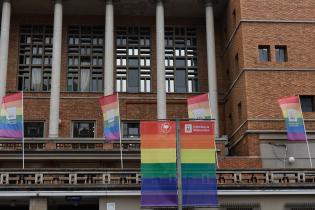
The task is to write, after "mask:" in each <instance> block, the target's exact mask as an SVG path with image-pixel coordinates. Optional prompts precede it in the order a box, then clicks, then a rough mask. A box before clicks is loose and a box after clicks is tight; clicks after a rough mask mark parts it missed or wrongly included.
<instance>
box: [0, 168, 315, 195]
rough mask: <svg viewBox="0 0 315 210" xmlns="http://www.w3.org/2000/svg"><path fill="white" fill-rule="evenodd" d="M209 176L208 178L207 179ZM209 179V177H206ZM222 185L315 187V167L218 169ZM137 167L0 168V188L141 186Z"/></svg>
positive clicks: (219, 182)
mask: <svg viewBox="0 0 315 210" xmlns="http://www.w3.org/2000/svg"><path fill="white" fill-rule="evenodd" d="M205 179H206V178H205ZM205 181H206V180H205ZM217 183H218V186H219V188H239V189H246V188H257V187H260V188H261V187H263V188H273V187H277V188H279V187H284V188H301V187H304V188H305V187H313V188H314V186H315V185H314V184H315V170H313V171H311V170H305V169H297V170H233V171H232V170H219V171H217ZM140 184H141V174H140V171H139V170H138V169H124V170H119V169H107V170H101V169H27V170H20V169H1V170H0V190H6V189H8V188H45V189H49V188H50V187H51V188H53V189H56V188H80V189H82V188H84V189H88V188H102V189H105V188H106V189H117V188H126V189H139V187H140Z"/></svg>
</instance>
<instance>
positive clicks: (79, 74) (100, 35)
mask: <svg viewBox="0 0 315 210" xmlns="http://www.w3.org/2000/svg"><path fill="white" fill-rule="evenodd" d="M103 39H104V27H102V26H70V27H69V35H68V82H67V85H68V87H67V89H68V91H74V92H76V91H81V92H101V91H103V89H104V88H103V69H104V64H103V59H104V43H103Z"/></svg>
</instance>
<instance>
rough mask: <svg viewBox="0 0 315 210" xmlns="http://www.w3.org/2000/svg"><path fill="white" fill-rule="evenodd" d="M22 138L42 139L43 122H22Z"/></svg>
mask: <svg viewBox="0 0 315 210" xmlns="http://www.w3.org/2000/svg"><path fill="white" fill-rule="evenodd" d="M24 137H26V138H43V137H44V122H24Z"/></svg>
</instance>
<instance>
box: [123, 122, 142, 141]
mask: <svg viewBox="0 0 315 210" xmlns="http://www.w3.org/2000/svg"><path fill="white" fill-rule="evenodd" d="M131 123H134V124H135V123H137V124H138V125H139V129H138V134H139V135H138V136H134V137H132V136H129V135H127V136H125V133H124V131H125V126H128V124H131ZM121 124H122V126H121V128H122V130H121V133H122V138H123V139H132V140H137V139H140V137H141V135H140V120H127V121H122V122H121ZM126 129H127V134H129V130H128V127H126Z"/></svg>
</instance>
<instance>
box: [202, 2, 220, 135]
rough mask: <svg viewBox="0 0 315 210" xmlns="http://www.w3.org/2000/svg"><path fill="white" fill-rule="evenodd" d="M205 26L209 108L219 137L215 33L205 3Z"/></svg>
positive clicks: (210, 15) (207, 5) (208, 6)
mask: <svg viewBox="0 0 315 210" xmlns="http://www.w3.org/2000/svg"><path fill="white" fill-rule="evenodd" d="M205 4H206V5H205V7H206V26H207V62H208V83H209V96H210V106H211V112H212V115H213V118H214V119H216V126H215V133H216V137H219V135H220V133H219V111H218V90H217V72H216V54H215V33H214V16H213V3H212V1H211V0H208V1H206V3H205Z"/></svg>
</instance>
